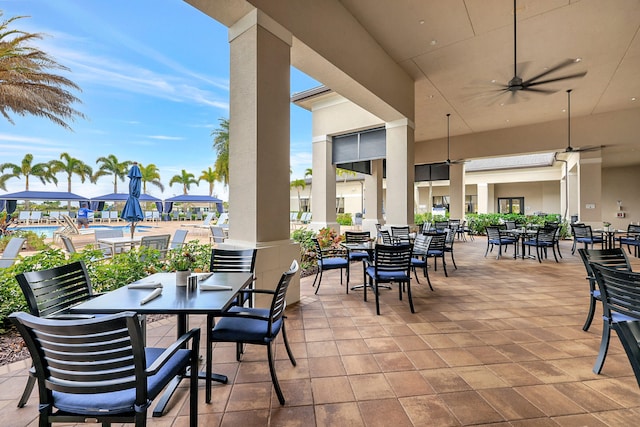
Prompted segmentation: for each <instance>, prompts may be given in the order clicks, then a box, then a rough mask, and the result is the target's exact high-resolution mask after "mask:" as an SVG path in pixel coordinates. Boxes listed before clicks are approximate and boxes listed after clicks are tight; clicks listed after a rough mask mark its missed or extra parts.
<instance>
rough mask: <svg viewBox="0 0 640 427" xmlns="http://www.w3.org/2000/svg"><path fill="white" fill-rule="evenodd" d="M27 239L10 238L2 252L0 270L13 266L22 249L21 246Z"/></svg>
mask: <svg viewBox="0 0 640 427" xmlns="http://www.w3.org/2000/svg"><path fill="white" fill-rule="evenodd" d="M26 240H27V239H24V238H22V237H12V238H11V240H9V243H7V246H5V248H4V252H2V257H0V268H7V267H10V266H12V265H13V263H15V262H16V259H17V258H18V253H19V252H20V249H22V245H23V244H24V242H25V241H26Z"/></svg>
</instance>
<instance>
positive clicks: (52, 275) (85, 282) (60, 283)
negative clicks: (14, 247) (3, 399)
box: [16, 261, 94, 408]
mask: <svg viewBox="0 0 640 427" xmlns="http://www.w3.org/2000/svg"><path fill="white" fill-rule="evenodd" d="M16 280H17V281H18V285H20V289H21V290H22V293H23V294H24V297H25V300H26V301H27V306H28V307H29V312H30V313H31V314H32V315H33V316H38V317H44V318H58V319H87V318H91V317H93V316H91V315H87V314H71V313H69V309H70V308H71V307H73V306H74V305H77V304H80V303H81V302H83V301H86V300H88V299H91V298H93V296H94V295H93V289H92V287H91V279H90V278H89V273H88V272H87V267H86V266H85V265H84V262H83V261H76V262H72V263H70V264H66V265H62V266H60V267H54V268H50V269H47V270H41V271H30V272H24V273H20V274H18V275H17V276H16ZM30 374H31V375H29V377H28V379H27V384H26V386H25V389H24V392H23V393H22V397H21V398H20V400H19V401H18V407H19V408H22V407H23V406H24V405H26V404H27V400H29V396H30V395H31V392H32V391H33V386H34V385H35V383H36V378H35V376H34V375H33V374H34V372H33V370H31V371H30Z"/></svg>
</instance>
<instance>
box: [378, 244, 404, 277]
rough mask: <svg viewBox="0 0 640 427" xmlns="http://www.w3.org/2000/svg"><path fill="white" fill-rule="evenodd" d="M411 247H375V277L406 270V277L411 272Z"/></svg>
mask: <svg viewBox="0 0 640 427" xmlns="http://www.w3.org/2000/svg"><path fill="white" fill-rule="evenodd" d="M412 250H413V247H412V246H411V245H407V244H402V245H376V249H375V259H376V262H375V272H376V276H378V275H379V274H381V273H384V272H391V271H395V272H397V271H403V270H406V273H407V275H409V273H410V271H411V253H412Z"/></svg>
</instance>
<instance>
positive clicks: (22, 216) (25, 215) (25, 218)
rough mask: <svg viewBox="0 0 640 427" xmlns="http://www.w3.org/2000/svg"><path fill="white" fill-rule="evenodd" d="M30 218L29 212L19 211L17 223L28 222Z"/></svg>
mask: <svg viewBox="0 0 640 427" xmlns="http://www.w3.org/2000/svg"><path fill="white" fill-rule="evenodd" d="M30 218H31V212H29V211H20V213H19V214H18V221H24V222H29V219H30Z"/></svg>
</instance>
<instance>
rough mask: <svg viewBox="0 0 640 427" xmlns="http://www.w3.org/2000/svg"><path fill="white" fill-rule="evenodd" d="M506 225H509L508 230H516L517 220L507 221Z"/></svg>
mask: <svg viewBox="0 0 640 427" xmlns="http://www.w3.org/2000/svg"><path fill="white" fill-rule="evenodd" d="M504 225H505V226H506V227H507V230H515V229H516V227H517V225H516V222H515V221H505V222H504Z"/></svg>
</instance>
